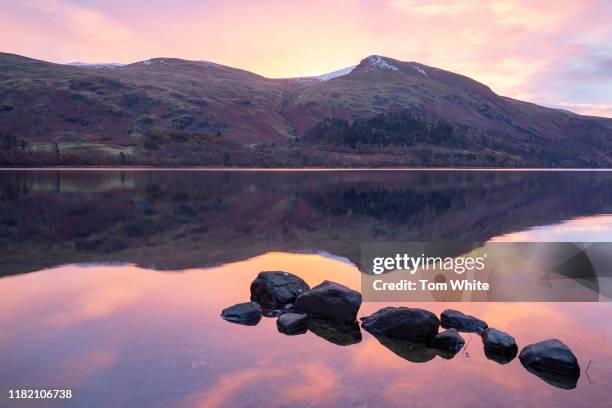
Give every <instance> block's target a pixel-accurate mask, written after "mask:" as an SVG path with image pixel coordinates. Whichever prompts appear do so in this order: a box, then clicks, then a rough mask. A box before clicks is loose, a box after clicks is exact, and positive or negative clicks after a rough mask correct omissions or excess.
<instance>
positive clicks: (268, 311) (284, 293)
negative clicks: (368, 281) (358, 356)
mask: <svg viewBox="0 0 612 408" xmlns="http://www.w3.org/2000/svg"><path fill="white" fill-rule="evenodd" d="M360 306H361V294H360V293H359V292H357V291H355V290H353V289H350V288H348V287H346V286H344V285H341V284H339V283H336V282H331V281H327V280H326V281H324V282H322V283H320V284H319V285H317V286H314V287H313V288H310V287H309V286H308V284H307V283H306V282H304V280H302V279H301V278H300V277H299V276H296V275H293V274H291V273H288V272H282V271H267V272H261V273H259V275H257V278H255V280H254V281H253V282H252V283H251V301H250V302H246V303H239V304H237V305H234V306H231V307H228V308H226V309H224V310H223V312H221V317H223V318H224V319H225V320H228V321H230V322H234V323H240V324H244V325H256V324H257V323H259V321H260V320H261V318H262V316H266V317H276V325H277V328H278V331H279V332H281V333H284V334H287V335H298V334H304V333H306V331H308V330H310V331H311V332H312V333H314V334H315V335H317V336H319V337H322V338H324V339H326V340H328V341H330V342H332V343H334V344H338V345H349V344H355V343H358V342H360V341H361V331H360V330H359V325H358V324H357V312H358V311H359V308H360Z"/></svg>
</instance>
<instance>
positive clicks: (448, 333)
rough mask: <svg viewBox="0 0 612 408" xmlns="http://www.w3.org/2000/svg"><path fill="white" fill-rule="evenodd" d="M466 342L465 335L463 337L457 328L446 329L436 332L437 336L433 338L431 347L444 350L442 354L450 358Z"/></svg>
mask: <svg viewBox="0 0 612 408" xmlns="http://www.w3.org/2000/svg"><path fill="white" fill-rule="evenodd" d="M464 344H465V340H463V337H461V335H459V333H458V332H457V330H455V329H448V330H444V331H443V332H440V333H438V334H436V336H435V337H434V338H433V339H431V343H429V345H430V346H431V347H433V348H435V349H438V350H441V351H443V352H444V353H442V354H441V356H442V357H444V358H449V357H452V356H454V355H455V354H457V353H458V352H459V350H461V348H462V347H463V345H464Z"/></svg>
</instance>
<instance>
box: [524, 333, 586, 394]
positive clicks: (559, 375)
mask: <svg viewBox="0 0 612 408" xmlns="http://www.w3.org/2000/svg"><path fill="white" fill-rule="evenodd" d="M519 359H520V360H521V364H522V365H523V367H525V368H526V369H527V371H529V372H530V373H532V374H534V375H536V376H538V377H540V378H541V379H542V380H544V381H546V382H547V383H549V384H551V385H553V386H555V387H558V388H563V389H573V388H575V387H576V384H577V382H578V378H580V365H579V364H578V359H577V358H576V356H575V355H574V353H572V351H571V350H570V349H569V347H567V346H566V345H565V344H564V343H563V342H562V341H560V340H557V339H549V340H544V341H541V342H539V343H535V344H530V345H528V346H526V347H525V348H523V349H522V350H521V353H520V354H519Z"/></svg>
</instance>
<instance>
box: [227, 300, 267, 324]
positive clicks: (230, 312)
mask: <svg viewBox="0 0 612 408" xmlns="http://www.w3.org/2000/svg"><path fill="white" fill-rule="evenodd" d="M221 317H222V318H223V319H225V320H227V321H228V322H232V323H238V324H244V325H246V326H255V325H256V324H257V323H259V321H260V320H261V308H260V307H259V305H258V304H257V303H255V302H246V303H238V304H237V305H234V306H230V307H228V308H225V309H223V311H222V312H221Z"/></svg>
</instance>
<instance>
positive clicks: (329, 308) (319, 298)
mask: <svg viewBox="0 0 612 408" xmlns="http://www.w3.org/2000/svg"><path fill="white" fill-rule="evenodd" d="M360 306H361V293H359V292H357V291H356V290H353V289H350V288H347V287H346V286H344V285H341V284H339V283H335V282H331V281H328V280H326V281H324V282H323V283H320V284H319V285H317V286H315V287H314V288H312V289H310V290H309V291H307V292H304V293H302V294H300V295H299V296H298V297H297V299H296V300H295V304H294V309H295V311H297V312H302V313H306V314H308V315H309V316H315V317H319V318H323V319H330V320H334V321H336V322H343V323H352V322H354V321H355V319H356V318H357V312H358V311H359V307H360Z"/></svg>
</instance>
